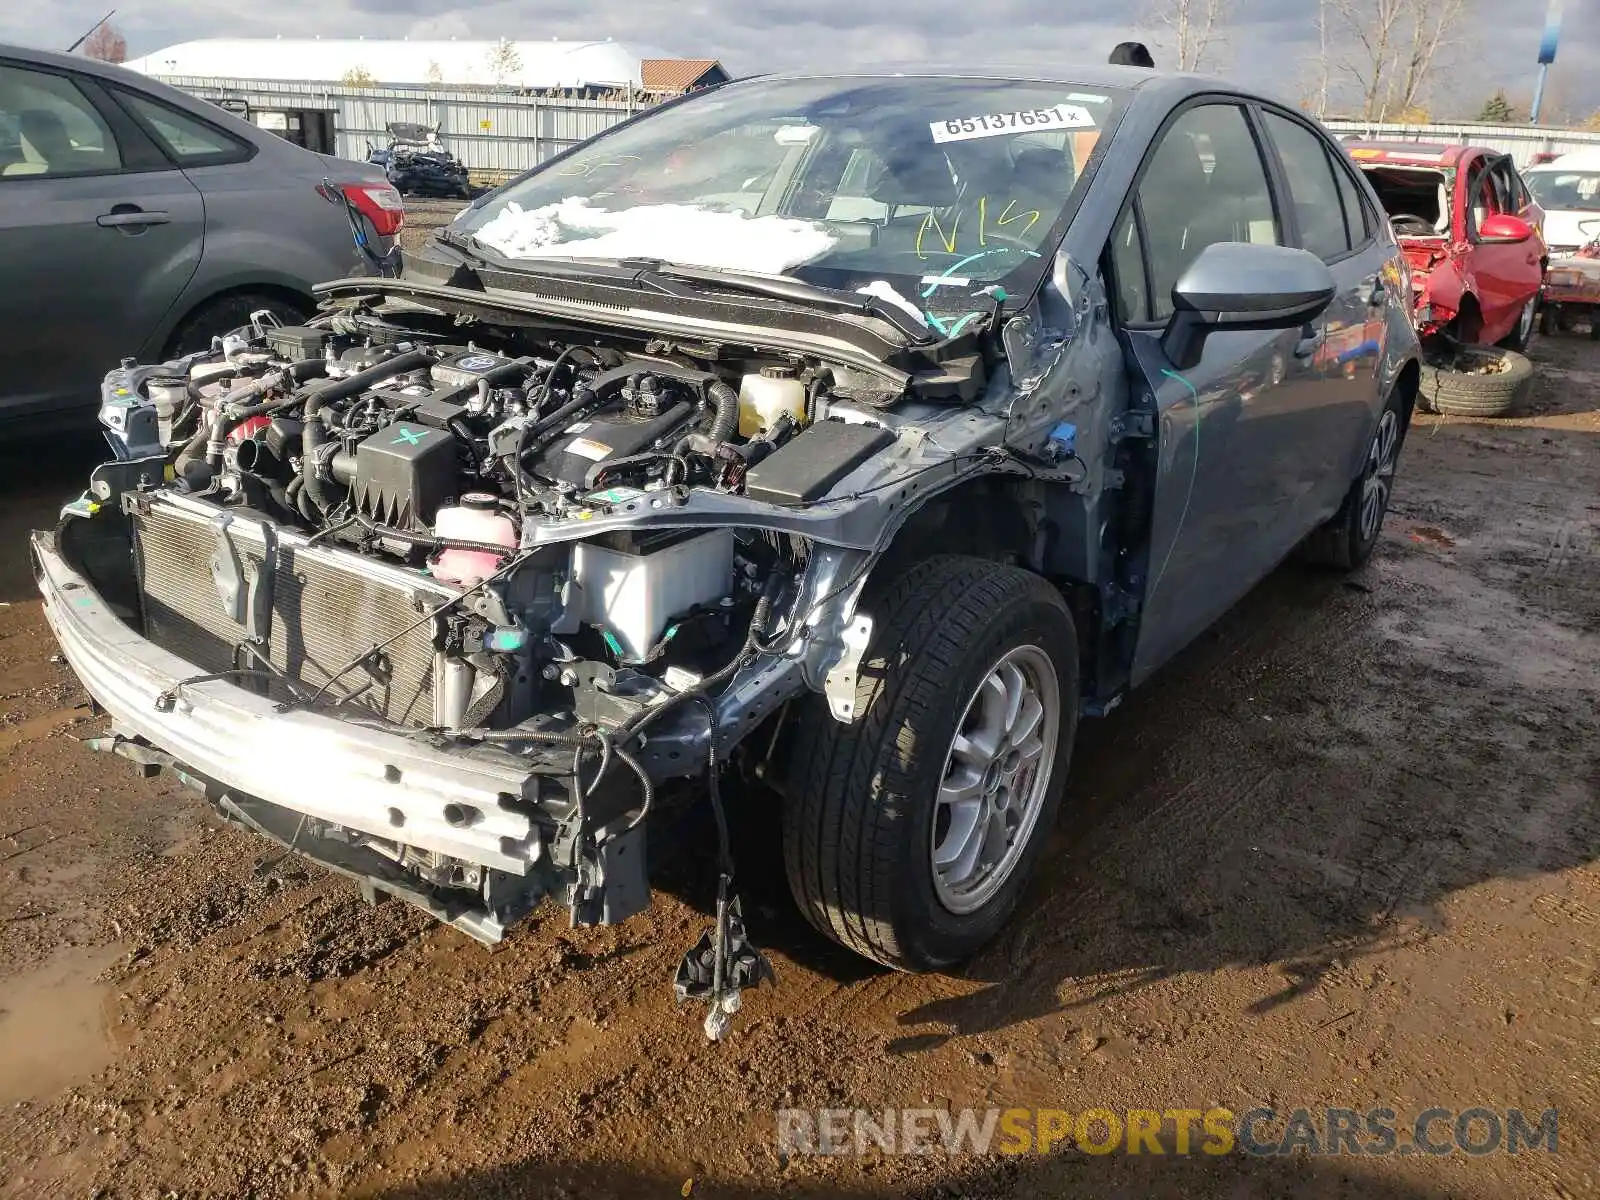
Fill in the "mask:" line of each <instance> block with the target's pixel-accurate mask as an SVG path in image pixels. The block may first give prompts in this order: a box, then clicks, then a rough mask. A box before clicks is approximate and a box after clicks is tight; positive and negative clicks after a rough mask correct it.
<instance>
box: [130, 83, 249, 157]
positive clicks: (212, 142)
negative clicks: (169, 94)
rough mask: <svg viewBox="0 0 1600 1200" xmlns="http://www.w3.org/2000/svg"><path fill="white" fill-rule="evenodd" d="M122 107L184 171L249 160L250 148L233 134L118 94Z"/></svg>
mask: <svg viewBox="0 0 1600 1200" xmlns="http://www.w3.org/2000/svg"><path fill="white" fill-rule="evenodd" d="M118 96H119V97H120V98H121V99H122V101H123V103H124V104H126V105H127V106H128V107H129V108H131V109H132V110H133V111H134V114H135V115H136V116H138V117H139V118H140V119H141V120H142V122H143V123H144V125H145V126H146V127H147V128H148V129H149V130H150V132H151V133H153V134H154V135H155V138H156V141H158V142H160V143H161V146H162V148H163V149H165V150H166V151H167V153H168V154H170V155H171V156H172V158H173V161H175V162H176V163H178V164H179V165H180V166H184V167H203V166H210V165H212V164H215V163H227V162H242V161H243V160H244V159H247V158H249V157H250V154H251V149H252V148H251V147H250V145H249V144H248V143H246V142H243V141H240V140H239V139H238V138H235V137H234V136H233V135H232V134H227V133H223V132H222V130H220V129H218V128H217V127H216V126H214V125H211V124H209V123H207V122H205V121H202V120H201V119H200V118H199V117H194V116H190V115H189V114H188V113H186V112H180V111H178V110H177V109H175V108H169V107H168V106H167V105H165V104H162V103H160V102H158V101H155V100H152V99H150V98H149V97H148V96H141V95H139V94H138V93H136V92H125V91H119V92H118Z"/></svg>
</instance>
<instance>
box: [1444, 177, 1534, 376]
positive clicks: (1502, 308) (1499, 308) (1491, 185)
mask: <svg viewBox="0 0 1600 1200" xmlns="http://www.w3.org/2000/svg"><path fill="white" fill-rule="evenodd" d="M1499 161H1500V159H1499V158H1498V157H1497V156H1491V155H1484V156H1483V157H1482V158H1480V159H1479V160H1478V161H1477V162H1476V163H1475V164H1473V166H1472V168H1471V170H1470V171H1469V172H1468V176H1467V200H1468V203H1467V205H1466V211H1465V220H1466V225H1467V228H1466V235H1467V239H1466V240H1467V245H1468V249H1467V256H1468V260H1469V266H1468V269H1467V270H1466V271H1465V272H1463V274H1464V276H1465V277H1466V278H1467V279H1468V280H1470V286H1471V287H1472V289H1473V294H1474V295H1475V296H1476V297H1477V298H1478V308H1479V311H1480V312H1481V313H1482V314H1483V330H1482V332H1481V333H1480V334H1479V336H1478V339H1477V340H1478V341H1479V342H1480V343H1482V344H1485V345H1488V344H1491V343H1494V342H1498V341H1500V340H1501V339H1502V338H1504V337H1505V336H1506V335H1507V334H1509V333H1511V332H1512V331H1513V330H1515V329H1516V327H1517V321H1518V319H1519V318H1520V317H1521V315H1522V309H1523V307H1524V306H1525V305H1526V304H1527V303H1528V301H1529V300H1530V299H1531V298H1532V296H1533V293H1534V292H1535V291H1537V289H1538V283H1537V279H1538V275H1539V254H1540V252H1539V240H1538V239H1537V238H1531V239H1529V240H1528V241H1526V242H1500V243H1497V242H1486V241H1484V240H1483V237H1482V235H1481V233H1480V232H1479V231H1480V228H1481V226H1482V224H1483V222H1484V221H1485V220H1486V219H1488V218H1489V217H1491V216H1493V215H1495V214H1497V213H1506V214H1508V215H1511V216H1516V215H1518V213H1517V210H1516V208H1515V207H1514V206H1513V204H1512V198H1511V195H1510V193H1509V191H1508V183H1507V180H1506V179H1505V178H1504V175H1503V173H1499V172H1497V171H1496V170H1495V167H1496V165H1497V164H1498V163H1499Z"/></svg>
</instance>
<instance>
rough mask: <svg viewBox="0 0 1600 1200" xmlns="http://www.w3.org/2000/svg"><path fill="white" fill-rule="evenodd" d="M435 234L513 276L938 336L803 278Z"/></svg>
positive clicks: (883, 304) (888, 308)
mask: <svg viewBox="0 0 1600 1200" xmlns="http://www.w3.org/2000/svg"><path fill="white" fill-rule="evenodd" d="M434 236H435V237H436V238H437V239H438V240H439V241H441V242H443V243H444V244H445V245H447V246H449V247H450V248H451V249H453V250H455V251H457V252H458V253H460V254H464V255H467V256H469V257H470V258H471V259H472V260H473V261H474V262H475V263H477V264H478V265H481V266H487V267H493V268H494V269H496V270H500V271H506V272H508V273H511V274H517V275H528V276H532V277H534V278H544V279H585V280H595V279H600V280H604V281H606V282H608V283H626V284H632V285H633V286H635V287H639V288H648V289H650V290H651V291H656V292H664V293H666V294H668V295H681V294H683V290H682V289H681V288H678V287H675V286H673V284H674V283H680V284H681V283H688V284H709V285H714V286H716V287H719V288H723V289H726V290H729V291H738V292H745V293H747V294H749V295H754V296H766V297H769V298H770V299H773V300H788V301H790V302H792V303H795V304H804V305H808V306H810V307H813V308H827V309H832V310H833V311H835V312H847V313H857V314H860V315H861V316H867V317H877V318H878V319H880V320H884V321H887V322H889V324H891V325H893V326H894V327H895V328H896V329H898V330H899V331H900V332H901V333H903V334H905V335H906V336H907V337H908V338H910V339H911V340H912V341H915V342H929V341H933V340H934V334H933V333H932V332H931V331H930V330H929V329H928V326H927V323H926V322H925V321H921V320H918V319H917V318H916V317H914V316H912V315H911V314H910V313H909V312H907V311H906V310H904V309H903V308H900V307H899V306H898V305H895V304H890V303H889V302H887V301H885V300H883V299H882V298H881V297H878V296H870V295H865V294H863V293H860V292H846V291H840V290H839V289H837V288H827V287H820V286H818V285H817V284H813V283H804V282H802V281H801V280H798V279H768V278H765V277H763V276H759V275H746V274H744V273H743V272H740V271H724V270H719V269H718V268H716V267H697V266H690V265H687V264H682V263H672V262H667V261H666V260H665V259H660V258H618V259H598V258H560V257H555V256H552V257H550V258H511V257H508V256H507V255H503V254H500V253H498V252H496V251H492V250H489V249H488V248H487V247H485V246H484V245H483V244H482V243H481V242H479V241H478V240H477V239H476V238H475V237H473V236H472V235H470V234H468V235H465V236H463V235H462V234H460V233H457V232H455V231H453V230H450V229H448V228H446V229H441V230H439V232H438V233H436V234H435V235H434ZM669 281H671V282H669Z"/></svg>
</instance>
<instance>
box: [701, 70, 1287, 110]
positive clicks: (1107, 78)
mask: <svg viewBox="0 0 1600 1200" xmlns="http://www.w3.org/2000/svg"><path fill="white" fill-rule="evenodd" d="M902 77H903V78H911V79H989V80H996V81H999V82H1003V83H1061V84H1072V85H1076V86H1079V87H1103V88H1116V89H1118V90H1121V91H1128V92H1134V91H1137V92H1139V93H1140V94H1141V95H1144V96H1151V95H1158V96H1160V97H1161V98H1163V99H1166V100H1168V101H1170V102H1176V101H1178V100H1181V99H1182V98H1184V97H1185V96H1190V95H1201V94H1203V93H1207V92H1222V93H1225V94H1228V95H1237V96H1245V97H1248V98H1250V99H1254V100H1263V101H1266V102H1268V103H1272V104H1284V103H1286V101H1285V100H1284V98H1283V97H1281V96H1276V95H1274V94H1272V93H1271V92H1267V91H1263V90H1260V89H1258V88H1253V87H1247V86H1245V85H1242V84H1239V83H1237V82H1234V81H1233V80H1229V79H1224V78H1222V77H1220V76H1216V75H1192V74H1185V73H1182V72H1178V71H1158V70H1151V69H1150V68H1149V67H1123V66H1112V65H1110V64H1108V63H1106V62H1105V61H1104V60H1091V61H1081V60H1080V61H1076V62H1075V61H1071V60H1068V61H1066V62H1064V63H1062V64H1061V65H1059V66H1050V67H1041V66H1037V65H1032V66H1020V65H1017V64H1004V63H996V64H991V65H986V66H972V65H970V64H965V63H925V62H924V63H875V64H873V65H872V66H870V67H861V68H859V69H855V70H843V71H810V70H791V71H773V72H768V73H765V74H760V75H746V76H741V77H740V78H739V79H738V80H735V81H734V82H733V83H731V84H725V85H723V86H724V87H737V86H738V85H739V84H741V83H748V82H753V81H755V80H787V79H838V80H848V79H891V78H902Z"/></svg>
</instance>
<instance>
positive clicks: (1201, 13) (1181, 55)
mask: <svg viewBox="0 0 1600 1200" xmlns="http://www.w3.org/2000/svg"><path fill="white" fill-rule="evenodd" d="M1232 15H1233V0H1150V6H1149V8H1148V9H1147V11H1146V15H1145V19H1144V21H1143V24H1144V25H1146V26H1148V27H1150V28H1152V29H1156V30H1159V31H1160V32H1158V34H1157V37H1156V40H1157V41H1158V42H1159V43H1160V44H1161V45H1162V46H1163V48H1167V47H1170V48H1171V50H1172V54H1173V58H1174V60H1175V61H1174V62H1173V64H1172V65H1173V66H1174V67H1175V68H1176V69H1177V70H1179V71H1198V70H1200V67H1201V64H1202V63H1204V61H1205V57H1206V52H1207V51H1210V50H1214V49H1216V48H1217V47H1218V46H1220V45H1221V44H1222V42H1223V40H1224V37H1225V34H1224V30H1225V29H1226V27H1227V24H1228V19H1229V18H1230V17H1231V16H1232Z"/></svg>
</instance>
